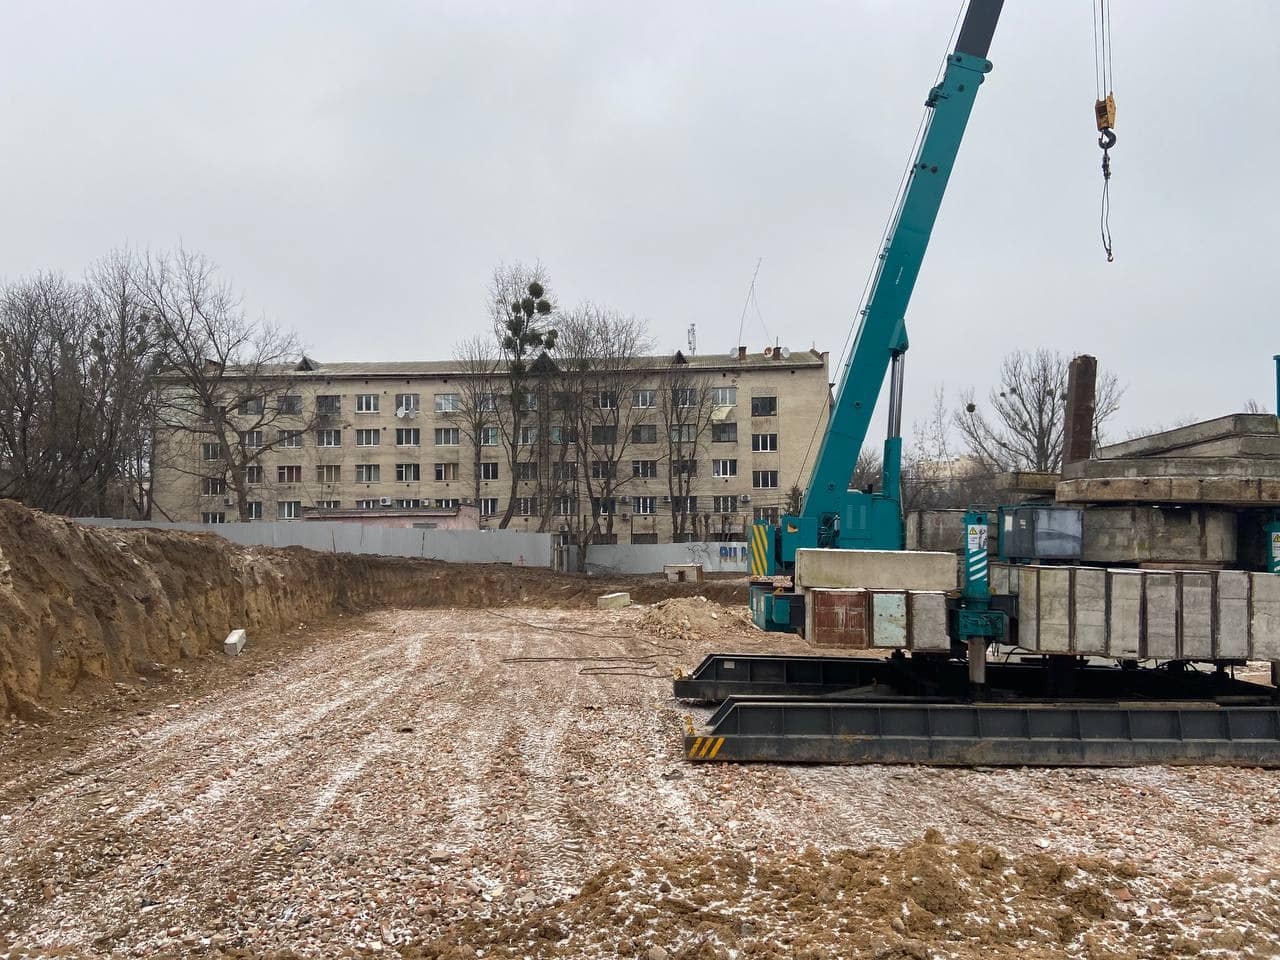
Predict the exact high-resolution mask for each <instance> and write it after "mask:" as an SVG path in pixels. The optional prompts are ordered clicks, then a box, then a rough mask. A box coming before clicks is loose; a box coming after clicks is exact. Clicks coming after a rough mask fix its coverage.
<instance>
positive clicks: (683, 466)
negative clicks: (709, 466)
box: [671, 457, 698, 477]
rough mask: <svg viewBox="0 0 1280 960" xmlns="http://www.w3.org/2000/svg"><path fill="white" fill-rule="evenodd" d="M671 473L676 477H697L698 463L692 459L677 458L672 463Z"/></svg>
mask: <svg viewBox="0 0 1280 960" xmlns="http://www.w3.org/2000/svg"><path fill="white" fill-rule="evenodd" d="M671 472H672V474H674V475H677V476H679V475H681V474H683V475H685V476H689V477H696V476H697V475H698V461H697V460H695V459H693V458H692V457H677V458H676V459H673V460H672V461H671Z"/></svg>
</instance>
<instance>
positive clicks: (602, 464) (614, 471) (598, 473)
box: [591, 460, 618, 480]
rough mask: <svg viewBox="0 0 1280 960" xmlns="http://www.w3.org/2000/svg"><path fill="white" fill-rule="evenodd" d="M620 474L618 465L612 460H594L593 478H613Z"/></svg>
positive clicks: (592, 463)
mask: <svg viewBox="0 0 1280 960" xmlns="http://www.w3.org/2000/svg"><path fill="white" fill-rule="evenodd" d="M617 475H618V465H617V464H616V463H614V462H613V461H612V460H592V461H591V479H592V480H611V479H613V478H614V477H616V476H617Z"/></svg>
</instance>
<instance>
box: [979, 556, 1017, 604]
mask: <svg viewBox="0 0 1280 960" xmlns="http://www.w3.org/2000/svg"><path fill="white" fill-rule="evenodd" d="M987 569H988V570H989V571H990V572H989V574H988V577H989V581H988V582H989V583H990V585H991V592H992V593H999V594H1007V595H1009V596H1017V595H1018V569H1019V568H1018V566H1017V565H1016V564H1012V563H993V564H991V565H990V566H989V567H988V568H987Z"/></svg>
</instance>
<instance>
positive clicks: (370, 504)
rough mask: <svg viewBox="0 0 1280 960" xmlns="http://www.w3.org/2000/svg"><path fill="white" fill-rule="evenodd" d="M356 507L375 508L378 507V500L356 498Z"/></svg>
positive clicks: (358, 508) (362, 508)
mask: <svg viewBox="0 0 1280 960" xmlns="http://www.w3.org/2000/svg"><path fill="white" fill-rule="evenodd" d="M356 509H357V510H376V509H378V501H377V500H357V501H356Z"/></svg>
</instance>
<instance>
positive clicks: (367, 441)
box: [356, 430, 382, 447]
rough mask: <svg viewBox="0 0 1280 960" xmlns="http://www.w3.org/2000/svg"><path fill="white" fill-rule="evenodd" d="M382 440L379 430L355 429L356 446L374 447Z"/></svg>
mask: <svg viewBox="0 0 1280 960" xmlns="http://www.w3.org/2000/svg"><path fill="white" fill-rule="evenodd" d="M381 442H382V431H381V430H357V431H356V446H357V447H376V446H377V445H378V444H380V443H381Z"/></svg>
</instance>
